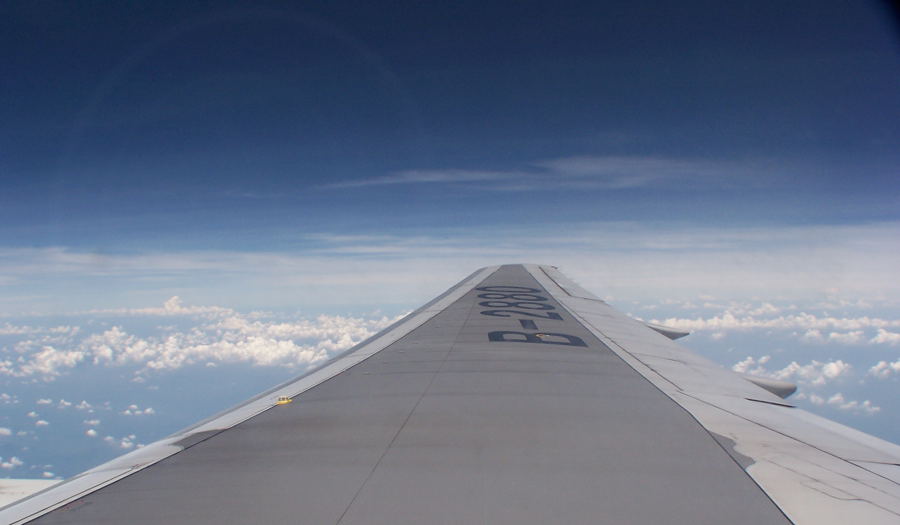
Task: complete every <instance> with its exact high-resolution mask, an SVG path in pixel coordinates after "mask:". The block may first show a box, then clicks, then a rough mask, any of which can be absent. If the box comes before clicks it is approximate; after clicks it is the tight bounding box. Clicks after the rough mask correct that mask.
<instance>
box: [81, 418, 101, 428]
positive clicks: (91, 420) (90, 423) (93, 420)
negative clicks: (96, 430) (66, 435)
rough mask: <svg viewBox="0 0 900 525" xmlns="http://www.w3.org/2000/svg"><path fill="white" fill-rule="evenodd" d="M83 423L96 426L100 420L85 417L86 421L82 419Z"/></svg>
mask: <svg viewBox="0 0 900 525" xmlns="http://www.w3.org/2000/svg"><path fill="white" fill-rule="evenodd" d="M82 423H84V424H85V425H88V426H92V427H95V426H97V425H99V424H100V420H99V419H85V420H84V421H82Z"/></svg>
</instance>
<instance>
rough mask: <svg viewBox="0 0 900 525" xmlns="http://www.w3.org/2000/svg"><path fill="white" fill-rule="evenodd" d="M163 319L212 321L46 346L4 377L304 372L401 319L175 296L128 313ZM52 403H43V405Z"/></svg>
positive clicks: (109, 332) (1, 371)
mask: <svg viewBox="0 0 900 525" xmlns="http://www.w3.org/2000/svg"><path fill="white" fill-rule="evenodd" d="M161 312H167V313H171V314H173V315H180V314H182V313H185V314H190V315H193V314H202V315H201V317H203V318H205V319H206V320H207V321H206V322H205V323H201V324H199V325H196V326H194V327H193V328H190V329H187V330H184V331H175V330H163V331H162V333H161V335H159V336H155V337H139V336H137V335H134V334H131V333H129V332H128V331H126V330H125V329H124V328H123V327H122V326H113V327H111V328H107V329H102V331H100V332H94V333H88V334H86V335H84V336H83V337H82V338H81V340H80V341H75V342H73V343H72V344H71V345H69V346H67V347H63V348H56V347H53V346H49V345H48V346H43V347H41V348H40V349H32V351H30V352H28V351H27V350H23V352H22V353H21V356H20V357H19V358H18V359H16V360H15V361H13V360H6V361H0V375H7V376H12V377H20V378H25V377H39V378H41V379H43V380H44V381H52V380H53V379H55V378H56V377H58V376H59V375H61V374H64V373H67V372H68V371H70V370H71V369H73V368H75V367H77V366H82V365H85V366H137V367H139V369H140V370H141V371H143V372H147V371H153V370H167V369H176V368H181V367H183V366H187V365H192V364H195V363H202V364H204V365H207V364H208V363H213V364H215V363H223V362H224V363H236V362H249V363H251V364H254V365H258V366H275V365H287V366H291V367H301V368H305V367H307V366H309V365H311V364H315V363H318V362H321V361H324V360H325V359H327V358H328V357H329V356H330V355H333V354H334V353H335V352H337V351H340V350H343V349H346V348H349V347H351V346H353V345H354V344H356V343H358V342H359V341H361V340H363V339H365V338H367V337H369V336H371V335H372V334H373V333H375V332H376V331H378V330H380V329H381V328H383V327H385V326H387V325H388V324H390V323H391V322H393V321H395V320H396V318H388V317H381V318H374V319H364V318H358V317H344V316H327V315H321V316H318V317H317V318H316V319H314V320H310V319H300V320H296V321H273V320H264V319H262V318H261V317H262V316H261V315H254V314H251V315H242V314H238V313H236V312H234V311H232V310H230V309H226V308H220V307H215V306H212V307H192V306H184V305H183V304H182V303H181V302H180V301H179V300H178V299H177V297H174V298H173V299H171V300H169V301H167V302H166V304H165V305H164V307H163V308H161V309H155V308H150V309H132V310H129V313H130V314H134V315H138V313H143V314H145V315H151V316H152V315H162V313H161ZM212 314H215V315H212ZM101 326H102V325H101ZM137 379H139V380H140V379H141V378H140V377H138V378H137ZM51 402H52V400H50V399H47V400H43V399H42V400H40V401H39V402H38V403H39V404H48V403H51ZM71 406H73V403H72V402H70V401H66V400H62V399H61V400H60V401H59V403H58V408H60V409H65V408H69V407H71ZM76 408H78V409H79V410H91V409H92V406H91V405H90V404H89V403H87V402H86V401H82V402H81V403H79V404H78V405H77V406H76Z"/></svg>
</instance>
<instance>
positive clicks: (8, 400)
mask: <svg viewBox="0 0 900 525" xmlns="http://www.w3.org/2000/svg"><path fill="white" fill-rule="evenodd" d="M0 369H2V366H0ZM18 402H19V398H18V397H16V396H15V395H14V394H13V395H10V394H7V393H6V392H3V393H2V394H0V403H3V404H4V405H15V404H17V403H18Z"/></svg>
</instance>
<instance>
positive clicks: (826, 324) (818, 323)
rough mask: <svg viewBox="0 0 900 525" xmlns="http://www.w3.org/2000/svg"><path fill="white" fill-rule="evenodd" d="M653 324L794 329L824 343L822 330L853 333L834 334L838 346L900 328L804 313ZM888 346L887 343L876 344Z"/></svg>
mask: <svg viewBox="0 0 900 525" xmlns="http://www.w3.org/2000/svg"><path fill="white" fill-rule="evenodd" d="M650 322H651V323H657V324H663V325H665V326H671V327H672V328H679V329H684V330H689V331H701V330H714V331H722V330H758V329H784V330H787V329H794V330H805V331H806V332H805V333H804V337H808V338H812V339H816V340H820V339H822V334H821V330H826V329H837V330H853V331H852V332H849V333H839V332H831V333H830V334H829V336H828V339H830V340H832V341H836V342H841V343H845V342H851V341H852V342H854V343H857V342H862V335H863V332H862V331H860V329H864V328H883V327H893V326H900V319H880V318H871V317H866V316H862V317H849V318H848V317H831V316H816V315H814V314H807V313H800V314H795V315H787V316H779V317H775V318H758V317H755V316H751V315H747V316H742V317H738V316H735V315H734V314H733V313H732V312H725V313H723V314H720V315H716V316H714V317H710V318H705V319H704V318H702V317H697V318H694V319H687V318H678V317H672V318H669V319H661V320H660V319H651V320H650ZM872 342H884V341H872Z"/></svg>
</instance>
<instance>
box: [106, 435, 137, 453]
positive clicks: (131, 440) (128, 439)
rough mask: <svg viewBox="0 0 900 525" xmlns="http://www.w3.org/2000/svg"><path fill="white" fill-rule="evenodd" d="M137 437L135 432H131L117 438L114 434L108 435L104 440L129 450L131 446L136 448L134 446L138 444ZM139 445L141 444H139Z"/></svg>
mask: <svg viewBox="0 0 900 525" xmlns="http://www.w3.org/2000/svg"><path fill="white" fill-rule="evenodd" d="M135 439H136V436H135V435H134V434H130V435H128V436H125V437H123V438H121V439H119V438H115V437H113V436H106V437H104V438H103V441H105V442H106V443H108V444H110V445H112V446H114V447H117V448H121V449H125V450H127V449H130V448H134V446H135V445H136V443H135ZM138 446H140V445H138Z"/></svg>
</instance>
